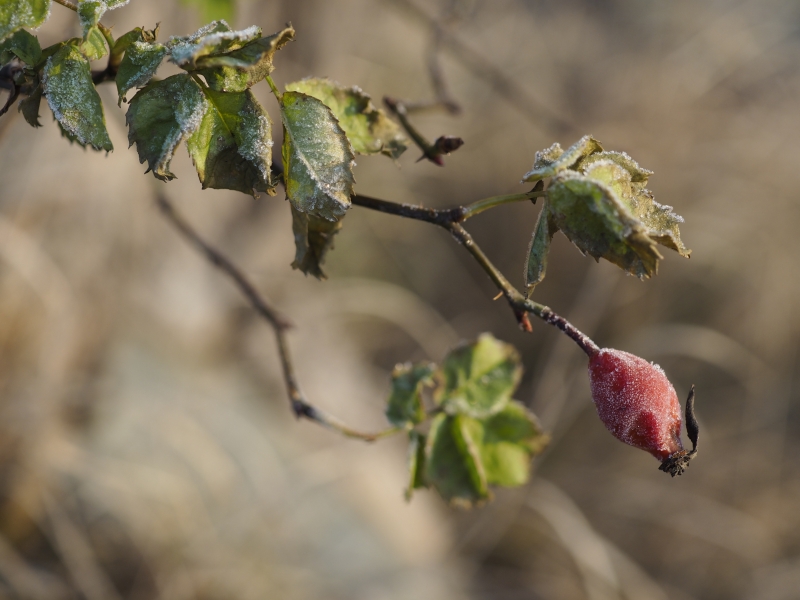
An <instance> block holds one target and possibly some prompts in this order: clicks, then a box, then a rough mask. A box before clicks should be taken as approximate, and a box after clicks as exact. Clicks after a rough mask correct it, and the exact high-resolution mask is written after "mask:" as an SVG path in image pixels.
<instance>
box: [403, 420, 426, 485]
mask: <svg viewBox="0 0 800 600" xmlns="http://www.w3.org/2000/svg"><path fill="white" fill-rule="evenodd" d="M424 487H428V484H427V483H425V436H424V435H423V434H421V433H419V432H418V431H413V430H412V431H409V432H408V487H407V488H406V492H405V497H406V501H409V500H411V495H412V494H413V493H414V490H416V489H419V488H424Z"/></svg>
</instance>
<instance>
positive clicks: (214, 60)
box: [196, 26, 294, 92]
mask: <svg viewBox="0 0 800 600" xmlns="http://www.w3.org/2000/svg"><path fill="white" fill-rule="evenodd" d="M293 39H294V29H293V28H292V27H291V26H287V27H286V28H285V29H283V30H282V31H279V32H278V33H275V34H273V35H271V36H269V37H262V38H258V39H256V40H253V41H252V42H249V43H248V44H245V45H244V46H242V47H241V48H239V49H237V50H233V51H231V52H226V53H222V54H213V55H209V56H204V57H202V58H200V59H198V60H197V65H196V67H197V73H199V74H200V75H202V76H203V78H204V79H205V80H206V82H207V83H208V85H209V87H211V88H212V89H214V90H219V91H223V92H241V91H244V90H246V89H248V88H250V87H252V86H253V85H255V84H256V83H258V82H259V81H262V80H263V79H264V78H265V77H266V76H267V75H269V74H270V73H272V71H273V70H274V66H273V64H272V59H273V57H274V55H275V52H277V51H278V50H280V49H281V48H283V47H284V46H285V45H286V44H288V43H289V42H291V41H292V40H293Z"/></svg>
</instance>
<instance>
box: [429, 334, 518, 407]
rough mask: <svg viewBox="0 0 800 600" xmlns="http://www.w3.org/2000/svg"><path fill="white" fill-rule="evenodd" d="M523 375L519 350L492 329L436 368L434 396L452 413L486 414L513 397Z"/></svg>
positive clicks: (461, 347) (451, 355) (450, 354)
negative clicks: (496, 334) (496, 335)
mask: <svg viewBox="0 0 800 600" xmlns="http://www.w3.org/2000/svg"><path fill="white" fill-rule="evenodd" d="M521 377H522V365H521V364H520V358H519V354H518V353H517V351H516V349H515V348H514V347H513V346H511V345H510V344H506V343H505V342H501V341H500V340H498V339H496V338H495V337H494V336H492V335H491V334H489V333H483V334H481V335H480V336H479V337H478V339H477V341H475V342H472V343H471V344H464V345H462V346H459V347H458V348H456V349H455V350H452V351H451V352H450V353H449V354H448V355H447V357H445V359H444V361H442V364H441V366H440V367H439V369H438V371H437V372H436V380H437V382H438V383H439V388H438V389H437V390H436V394H435V397H434V399H435V400H436V403H437V404H438V405H441V406H442V407H443V408H444V410H445V412H447V413H448V414H455V413H463V414H465V415H469V416H471V417H476V418H483V417H487V416H489V415H491V414H494V413H496V412H498V411H501V410H502V409H503V407H504V406H505V405H506V404H507V403H508V401H509V400H510V399H511V395H512V394H513V393H514V390H516V389H517V386H518V385H519V381H520V378H521Z"/></svg>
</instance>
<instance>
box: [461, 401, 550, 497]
mask: <svg viewBox="0 0 800 600" xmlns="http://www.w3.org/2000/svg"><path fill="white" fill-rule="evenodd" d="M463 432H464V437H465V439H469V440H471V441H472V443H473V445H474V446H475V447H477V448H478V452H479V455H480V463H481V465H482V466H483V468H484V471H485V474H486V481H487V482H488V483H489V484H490V485H500V486H504V487H516V486H520V485H523V484H525V483H527V481H528V479H529V477H530V463H531V459H532V458H533V457H534V456H536V455H537V454H539V453H541V452H542V450H544V448H545V447H546V446H547V443H548V441H549V437H548V436H547V435H545V434H544V433H543V431H542V428H541V426H540V425H539V422H538V420H537V419H536V417H534V416H533V414H532V413H530V412H529V411H528V410H527V409H526V408H525V406H523V405H522V404H521V403H519V402H517V401H516V400H514V401H511V402H509V403H508V404H507V405H506V407H505V408H504V409H503V410H502V411H501V412H499V413H497V414H494V415H492V416H490V417H488V418H487V419H485V420H477V419H465V421H464V422H463Z"/></svg>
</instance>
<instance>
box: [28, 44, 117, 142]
mask: <svg viewBox="0 0 800 600" xmlns="http://www.w3.org/2000/svg"><path fill="white" fill-rule="evenodd" d="M42 85H43V86H44V95H45V97H46V98H47V103H48V104H49V105H50V109H51V110H52V111H53V115H55V118H56V120H57V121H58V122H59V124H60V125H61V126H62V127H63V128H64V129H65V131H67V133H69V134H70V135H72V136H74V137H75V140H76V141H77V142H79V143H80V144H81V145H84V146H85V145H90V146H92V147H93V148H94V149H95V150H105V151H106V152H110V151H111V150H113V149H114V147H113V146H112V144H111V140H110V139H109V137H108V131H107V130H106V124H105V118H104V116H103V105H102V103H101V102H100V96H99V95H98V94H97V90H96V89H95V87H94V83H92V72H91V69H90V68H89V61H88V60H87V59H86V57H85V56H84V55H83V54H82V53H81V52H80V50H78V48H77V47H76V46H74V45H71V44H67V45H65V46H63V47H62V48H61V49H60V50H58V52H56V53H55V54H54V55H52V56H51V57H50V58H48V59H47V63H46V64H45V67H44V71H43V80H42Z"/></svg>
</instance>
